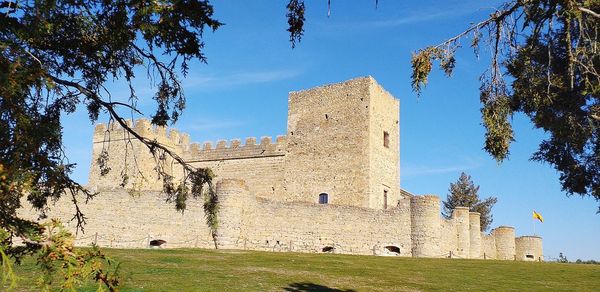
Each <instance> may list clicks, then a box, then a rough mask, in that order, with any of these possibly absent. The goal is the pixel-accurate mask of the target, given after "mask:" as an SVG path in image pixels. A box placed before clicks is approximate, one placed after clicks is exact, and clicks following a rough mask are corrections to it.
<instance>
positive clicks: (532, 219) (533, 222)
mask: <svg viewBox="0 0 600 292" xmlns="http://www.w3.org/2000/svg"><path fill="white" fill-rule="evenodd" d="M533 212H534V213H533V214H535V210H533ZM531 224H533V236H536V235H537V234H535V216H531Z"/></svg>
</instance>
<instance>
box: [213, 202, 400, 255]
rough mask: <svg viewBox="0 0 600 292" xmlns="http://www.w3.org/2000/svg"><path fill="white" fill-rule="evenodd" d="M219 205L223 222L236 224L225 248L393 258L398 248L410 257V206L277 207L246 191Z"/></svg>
mask: <svg viewBox="0 0 600 292" xmlns="http://www.w3.org/2000/svg"><path fill="white" fill-rule="evenodd" d="M220 202H222V204H223V205H222V207H223V209H222V210H223V212H222V215H221V216H222V218H236V219H235V220H234V223H231V224H228V225H227V226H223V227H224V228H226V229H228V231H227V232H226V233H227V234H228V237H227V238H228V240H226V241H221V240H222V238H220V239H219V240H220V244H221V245H222V246H223V247H227V248H239V249H257V250H275V251H295V252H324V251H325V252H327V251H329V252H334V253H348V254H367V255H369V254H370V255H373V254H377V255H378V254H386V253H390V254H392V253H391V252H390V249H392V248H388V249H386V247H391V246H393V247H396V248H398V249H399V255H403V256H410V255H411V244H410V217H409V216H410V215H409V214H410V210H409V202H408V200H402V201H401V202H400V204H398V206H396V207H394V208H390V209H388V210H373V209H369V208H362V207H354V206H343V205H331V204H314V203H304V202H290V203H284V202H276V201H272V200H266V199H262V198H256V197H254V196H252V195H251V194H250V193H249V192H246V191H242V192H239V193H238V194H237V195H228V197H227V198H224V199H221V197H220ZM224 221H229V220H225V219H224ZM237 226H241V228H239V229H238V228H237ZM330 249H331V250H330Z"/></svg>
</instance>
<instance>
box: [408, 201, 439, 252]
mask: <svg viewBox="0 0 600 292" xmlns="http://www.w3.org/2000/svg"><path fill="white" fill-rule="evenodd" d="M410 209H411V212H410V218H411V225H412V231H411V240H412V255H413V256H414V257H440V256H441V252H440V222H441V221H440V198H439V197H438V196H434V195H425V196H414V197H412V198H411V199H410Z"/></svg>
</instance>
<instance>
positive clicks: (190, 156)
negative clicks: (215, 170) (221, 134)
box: [183, 136, 286, 162]
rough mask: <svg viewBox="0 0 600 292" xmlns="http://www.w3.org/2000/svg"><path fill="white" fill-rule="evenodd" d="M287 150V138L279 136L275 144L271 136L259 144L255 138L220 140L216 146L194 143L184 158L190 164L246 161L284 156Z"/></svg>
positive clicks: (263, 138) (206, 143) (185, 152)
mask: <svg viewBox="0 0 600 292" xmlns="http://www.w3.org/2000/svg"><path fill="white" fill-rule="evenodd" d="M285 150H286V136H277V138H276V139H275V141H274V142H273V140H272V138H271V137H269V136H264V137H261V139H260V143H257V140H256V138H255V137H249V138H246V139H245V142H244V144H242V140H240V139H233V140H231V141H225V140H219V141H217V143H216V145H215V144H213V142H204V143H203V144H202V145H200V144H198V143H192V144H191V145H190V147H189V148H188V149H187V150H185V151H184V152H183V158H184V159H185V160H187V161H189V162H199V161H212V160H227V159H244V158H257V157H270V156H283V155H285Z"/></svg>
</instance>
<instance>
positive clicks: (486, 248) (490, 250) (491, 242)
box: [481, 234, 497, 260]
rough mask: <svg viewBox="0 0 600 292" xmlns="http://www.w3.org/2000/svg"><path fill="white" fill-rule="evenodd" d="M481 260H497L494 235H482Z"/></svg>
mask: <svg viewBox="0 0 600 292" xmlns="http://www.w3.org/2000/svg"><path fill="white" fill-rule="evenodd" d="M481 247H482V248H481V258H483V259H486V260H487V259H496V258H497V257H496V238H494V235H493V234H482V236H481Z"/></svg>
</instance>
